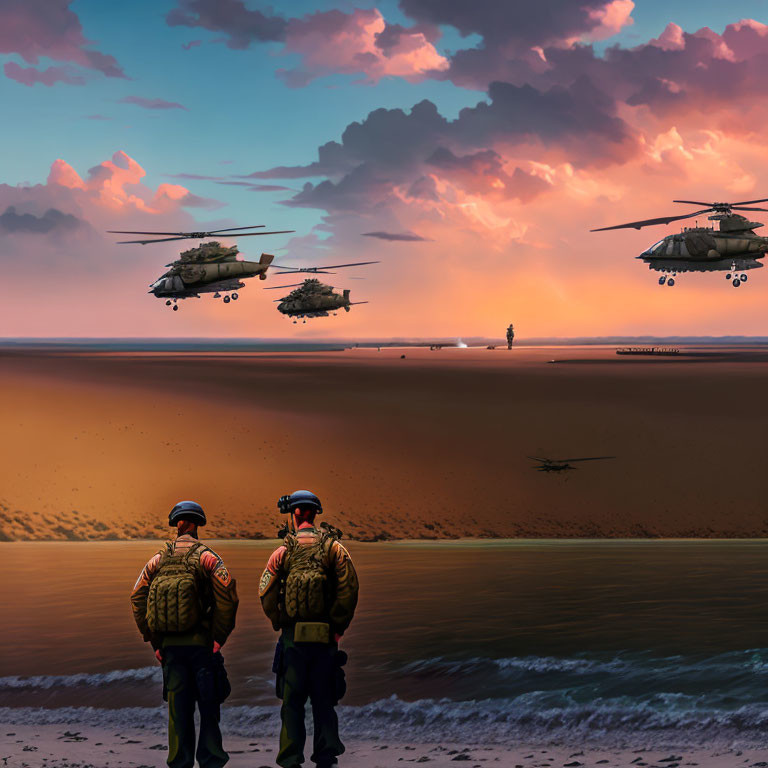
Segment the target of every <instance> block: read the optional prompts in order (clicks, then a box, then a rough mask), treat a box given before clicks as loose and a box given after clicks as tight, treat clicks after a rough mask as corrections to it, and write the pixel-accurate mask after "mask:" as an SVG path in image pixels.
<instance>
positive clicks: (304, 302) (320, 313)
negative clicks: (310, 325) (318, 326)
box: [275, 278, 368, 323]
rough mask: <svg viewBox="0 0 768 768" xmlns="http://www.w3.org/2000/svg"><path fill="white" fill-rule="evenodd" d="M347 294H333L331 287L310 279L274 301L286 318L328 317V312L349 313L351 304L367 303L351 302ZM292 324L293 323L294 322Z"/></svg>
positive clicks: (288, 286)
mask: <svg viewBox="0 0 768 768" xmlns="http://www.w3.org/2000/svg"><path fill="white" fill-rule="evenodd" d="M279 287H281V288H290V287H292V286H290V285H284V286H279ZM349 293H350V292H349V289H348V288H346V289H345V290H344V291H343V292H342V293H335V292H334V290H333V286H331V285H325V284H324V283H321V282H320V281H319V280H317V279H316V278H310V279H308V280H305V281H304V282H303V283H301V284H300V285H299V287H298V288H296V289H295V290H293V291H291V292H290V293H289V294H288V295H287V296H283V298H282V299H275V301H277V302H279V304H278V305H277V310H278V312H281V313H282V314H284V315H288V317H298V318H307V317H309V318H312V317H328V313H329V312H333V313H334V314H335V313H336V311H337V310H339V309H343V310H344V311H345V312H349V308H350V307H351V306H352V305H353V304H367V303H368V302H367V301H354V302H351V301H350V300H349ZM293 322H294V323H295V322H296V320H294V321H293ZM304 322H305V323H306V322H307V321H306V320H304Z"/></svg>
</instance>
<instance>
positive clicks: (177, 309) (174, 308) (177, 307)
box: [173, 304, 179, 312]
mask: <svg viewBox="0 0 768 768" xmlns="http://www.w3.org/2000/svg"><path fill="white" fill-rule="evenodd" d="M173 311H174V312H178V311H179V305H178V304H174V305H173Z"/></svg>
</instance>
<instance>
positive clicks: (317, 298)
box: [277, 291, 350, 317]
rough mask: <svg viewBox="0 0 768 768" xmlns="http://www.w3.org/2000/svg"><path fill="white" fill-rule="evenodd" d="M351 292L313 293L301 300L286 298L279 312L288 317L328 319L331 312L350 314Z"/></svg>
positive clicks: (278, 308) (279, 305)
mask: <svg viewBox="0 0 768 768" xmlns="http://www.w3.org/2000/svg"><path fill="white" fill-rule="evenodd" d="M349 307H350V302H349V291H344V293H343V294H341V293H331V292H327V293H313V294H309V295H308V296H303V297H300V298H290V297H286V298H285V299H283V300H282V301H281V302H280V303H279V304H278V305H277V310H278V312H280V313H282V314H283V315H288V317H327V315H328V313H329V312H335V311H336V310H338V309H344V310H346V311H347V312H349Z"/></svg>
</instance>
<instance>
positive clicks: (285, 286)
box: [263, 283, 304, 291]
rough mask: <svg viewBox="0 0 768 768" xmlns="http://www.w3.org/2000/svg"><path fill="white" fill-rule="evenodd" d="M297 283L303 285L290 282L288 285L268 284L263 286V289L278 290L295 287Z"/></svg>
mask: <svg viewBox="0 0 768 768" xmlns="http://www.w3.org/2000/svg"><path fill="white" fill-rule="evenodd" d="M297 285H304V283H290V284H289V285H270V286H268V287H267V288H264V289H263V290H265V291H279V290H280V289H281V288H295V287H296V286H297Z"/></svg>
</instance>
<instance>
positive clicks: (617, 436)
mask: <svg viewBox="0 0 768 768" xmlns="http://www.w3.org/2000/svg"><path fill="white" fill-rule="evenodd" d="M683 351H684V352H685V353H686V354H682V355H680V356H679V357H676V358H622V357H618V356H617V355H616V354H615V348H613V347H604V348H600V347H566V348H552V347H549V348H544V347H541V348H534V347H529V348H526V347H519V348H515V349H513V350H512V351H508V350H506V349H496V350H489V349H458V348H444V349H441V350H435V351H430V350H427V349H415V348H409V349H387V348H384V349H382V350H381V351H377V350H376V349H375V348H374V349H362V348H360V349H348V350H345V351H339V352H283V353H275V352H272V353H189V352H186V353H169V352H162V353H161V352H145V353H133V352H132V353H127V352H111V353H110V352H94V351H85V352H84V351H63V350H57V349H55V348H54V349H31V348H27V349H25V348H22V347H19V348H13V347H5V348H3V349H2V350H0V425H1V427H2V429H1V433H0V434H1V436H2V439H0V539H3V540H14V539H62V540H66V539H72V540H77V539H104V538H137V537H139V538H145V537H151V538H155V537H157V536H161V535H164V534H165V533H166V532H167V530H168V529H167V526H166V525H165V523H166V521H167V517H166V516H167V513H168V511H169V510H170V508H171V507H172V506H173V504H174V503H175V502H176V501H177V500H179V499H195V500H197V501H199V502H200V503H201V504H202V505H203V506H204V507H205V508H206V510H207V512H208V515H209V519H210V524H209V526H208V528H207V529H206V537H207V538H211V537H254V538H260V537H263V538H273V537H274V536H275V532H276V529H277V527H278V525H279V523H280V519H279V514H278V513H277V509H276V506H275V504H276V499H277V497H278V496H280V495H281V494H283V493H289V492H291V491H292V490H295V489H297V488H309V489H311V490H313V491H315V492H316V493H317V494H318V495H319V496H320V497H321V498H322V499H323V502H324V506H325V510H326V514H325V516H324V517H325V519H327V520H328V521H329V522H332V523H334V524H336V525H338V526H339V527H340V528H342V529H343V530H344V531H345V534H346V535H347V536H348V537H350V538H355V539H362V540H379V539H387V538H442V537H649V536H650V537H731V536H739V537H753V536H754V537H759V536H766V535H768V493H766V492H767V491H768V471H766V458H765V454H766V426H768V350H766V348H747V347H742V348H730V349H723V348H709V349H707V348H698V349H688V350H683ZM402 355H405V357H404V358H403V357H401V356H402ZM606 455H607V456H614V457H615V458H613V459H609V460H606V461H594V462H584V463H582V464H580V465H578V468H577V469H575V470H572V471H566V472H562V473H544V472H538V471H536V469H535V468H534V462H533V461H532V460H531V459H529V458H528V456H545V457H551V458H554V459H565V458H571V457H583V456H606Z"/></svg>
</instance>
